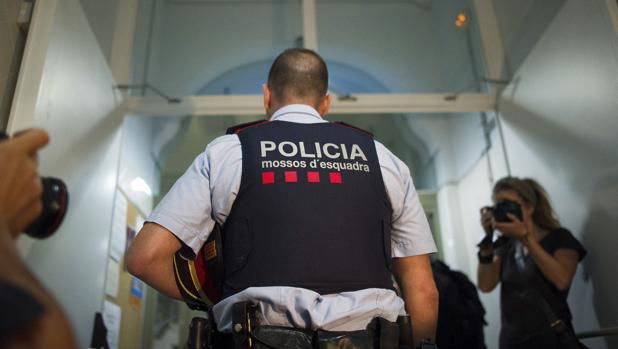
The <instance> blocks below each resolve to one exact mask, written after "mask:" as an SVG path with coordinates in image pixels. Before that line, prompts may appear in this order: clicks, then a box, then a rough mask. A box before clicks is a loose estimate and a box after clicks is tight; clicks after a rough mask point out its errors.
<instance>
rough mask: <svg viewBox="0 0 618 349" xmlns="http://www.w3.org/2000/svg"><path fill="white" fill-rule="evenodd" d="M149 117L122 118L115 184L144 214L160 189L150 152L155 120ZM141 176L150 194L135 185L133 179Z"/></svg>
mask: <svg viewBox="0 0 618 349" xmlns="http://www.w3.org/2000/svg"><path fill="white" fill-rule="evenodd" d="M151 121H152V120H151V119H150V118H144V117H135V116H128V117H126V118H125V120H124V124H123V128H122V133H123V137H122V147H121V151H120V166H119V169H118V187H119V188H120V189H121V190H122V191H123V192H124V193H125V194H126V195H127V197H128V199H129V200H130V201H131V202H133V203H134V204H135V205H136V206H137V207H138V208H139V209H140V211H141V212H142V214H143V215H147V214H150V211H151V210H152V200H153V198H154V197H155V196H157V194H158V192H159V176H160V173H159V168H158V167H157V163H156V161H155V158H154V152H153V142H154V141H155V139H154V137H153V135H154V129H155V127H156V126H157V124H155V123H152V122H151ZM140 178H141V179H142V180H143V181H144V183H146V184H147V185H148V188H149V189H150V191H151V194H150V195H149V194H148V193H146V192H145V191H142V190H140V187H136V186H135V184H134V183H135V182H134V181H135V180H136V179H140ZM144 218H145V217H144Z"/></svg>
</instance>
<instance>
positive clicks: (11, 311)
mask: <svg viewBox="0 0 618 349" xmlns="http://www.w3.org/2000/svg"><path fill="white" fill-rule="evenodd" d="M0 309H2V311H0V343H2V342H4V341H5V340H8V339H10V336H11V335H15V334H16V333H17V332H18V331H19V330H21V329H22V328H24V327H25V326H26V325H28V323H29V322H31V321H33V320H34V319H36V318H37V317H39V316H41V315H42V314H43V312H44V311H45V309H44V308H43V305H42V304H41V303H40V302H39V301H38V300H36V299H35V298H34V297H32V296H31V295H29V294H28V293H26V292H25V291H23V290H21V289H20V288H17V287H15V286H12V285H10V284H7V283H5V282H3V281H1V280H0Z"/></svg>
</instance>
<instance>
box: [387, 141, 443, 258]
mask: <svg viewBox="0 0 618 349" xmlns="http://www.w3.org/2000/svg"><path fill="white" fill-rule="evenodd" d="M375 143H376V150H377V153H378V160H379V162H380V169H381V171H382V178H383V180H384V185H385V187H386V192H387V195H388V198H389V200H390V202H391V206H392V208H393V215H392V227H391V244H392V251H393V254H392V255H393V257H409V256H417V255H422V254H428V253H435V252H436V251H437V248H436V244H435V241H434V239H433V236H432V234H431V230H430V229H429V223H428V221H427V217H426V216H425V211H424V210H423V207H422V206H421V203H420V200H419V197H418V193H417V192H416V189H415V188H414V183H413V181H412V177H411V176H410V170H409V169H408V166H406V164H404V163H403V161H401V160H400V159H399V158H397V157H396V156H395V155H394V154H393V153H391V152H390V151H389V150H388V149H387V148H386V147H385V146H384V145H382V144H381V143H380V142H377V141H376V142H375Z"/></svg>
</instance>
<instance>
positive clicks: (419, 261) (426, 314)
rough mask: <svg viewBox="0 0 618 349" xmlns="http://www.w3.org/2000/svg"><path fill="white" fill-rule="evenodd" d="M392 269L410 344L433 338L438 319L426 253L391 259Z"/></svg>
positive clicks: (436, 298)
mask: <svg viewBox="0 0 618 349" xmlns="http://www.w3.org/2000/svg"><path fill="white" fill-rule="evenodd" d="M393 272H394V274H395V278H396V279H397V282H398V284H399V287H400V288H401V292H402V294H403V299H404V300H405V302H406V311H407V312H408V314H410V317H411V319H412V333H413V336H414V346H415V347H416V346H417V345H419V343H420V342H421V340H423V339H427V338H428V339H431V340H435V336H436V323H437V321H438V290H437V288H436V283H435V282H434V279H433V273H432V270H431V264H430V262H429V255H427V254H425V255H419V256H412V257H402V258H394V259H393Z"/></svg>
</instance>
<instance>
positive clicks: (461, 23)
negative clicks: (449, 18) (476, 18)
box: [455, 10, 469, 29]
mask: <svg viewBox="0 0 618 349" xmlns="http://www.w3.org/2000/svg"><path fill="white" fill-rule="evenodd" d="M468 20H469V16H468V11H466V10H461V11H459V13H457V17H456V18H455V27H457V28H459V29H464V28H465V27H467V25H468Z"/></svg>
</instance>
